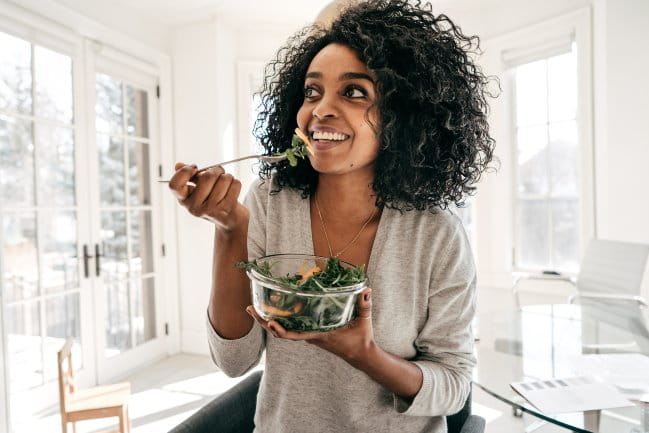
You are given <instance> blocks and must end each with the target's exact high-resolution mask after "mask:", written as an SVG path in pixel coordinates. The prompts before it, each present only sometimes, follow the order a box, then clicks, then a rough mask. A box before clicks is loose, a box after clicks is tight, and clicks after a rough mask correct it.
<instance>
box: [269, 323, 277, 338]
mask: <svg viewBox="0 0 649 433" xmlns="http://www.w3.org/2000/svg"><path fill="white" fill-rule="evenodd" d="M268 327H269V328H270V330H271V331H273V335H274V336H275V337H277V329H275V327H274V326H273V324H272V323H269V324H268Z"/></svg>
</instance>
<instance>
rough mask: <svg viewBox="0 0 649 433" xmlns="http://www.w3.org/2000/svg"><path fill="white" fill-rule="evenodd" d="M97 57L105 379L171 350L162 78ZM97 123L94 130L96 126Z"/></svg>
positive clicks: (99, 304)
mask: <svg viewBox="0 0 649 433" xmlns="http://www.w3.org/2000/svg"><path fill="white" fill-rule="evenodd" d="M102 51H105V52H106V53H105V55H98V56H96V57H95V71H94V74H93V76H92V78H91V79H92V81H93V85H94V89H95V92H94V95H95V98H94V99H95V100H94V106H95V122H94V136H95V141H94V148H95V149H94V152H93V154H95V155H96V158H95V159H94V161H92V162H91V164H90V166H91V167H93V170H91V173H92V174H91V179H90V180H91V182H90V184H91V185H95V190H94V191H92V192H91V196H92V209H93V216H92V221H93V234H94V236H93V248H92V249H91V250H90V251H89V252H88V255H89V256H92V260H93V261H94V268H93V274H94V279H95V285H96V292H95V293H96V294H97V301H96V302H95V312H96V316H95V317H97V322H96V326H95V329H97V335H96V339H97V367H98V377H99V381H100V382H104V381H106V380H109V379H111V378H115V377H118V376H120V375H123V374H124V373H125V372H127V371H128V370H131V369H132V368H133V366H134V365H138V364H143V363H146V362H149V361H151V360H153V359H155V358H159V357H161V356H162V355H163V353H164V351H165V347H164V339H163V338H162V337H163V336H164V327H163V325H162V320H160V314H159V312H160V311H161V310H162V309H161V290H160V287H161V284H162V281H161V278H160V277H159V272H158V270H159V269H160V264H159V259H160V253H161V250H160V246H161V245H162V243H161V241H160V240H159V233H160V230H159V227H158V225H159V224H158V215H157V214H158V212H157V211H156V210H157V209H158V208H159V204H158V203H159V197H158V188H157V187H156V185H153V183H152V182H154V179H153V173H155V172H156V171H157V167H158V164H157V161H158V160H159V157H158V153H159V152H158V145H157V143H158V137H157V131H158V110H157V97H156V91H157V79H156V77H155V76H154V75H151V74H147V73H146V72H142V71H139V70H137V69H136V68H129V65H127V64H124V63H123V62H122V60H123V59H120V58H117V59H114V58H111V57H112V56H111V55H110V51H109V50H102ZM91 129H92V128H91Z"/></svg>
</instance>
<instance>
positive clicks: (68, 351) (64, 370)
mask: <svg viewBox="0 0 649 433" xmlns="http://www.w3.org/2000/svg"><path fill="white" fill-rule="evenodd" d="M73 345H74V338H72V337H70V338H68V339H67V340H66V341H65V344H64V345H63V347H62V348H61V350H59V352H58V353H57V361H58V371H59V405H60V407H61V415H63V414H64V413H65V412H66V410H65V408H66V404H65V402H66V399H67V396H68V395H69V394H71V393H73V392H74V391H75V389H76V384H75V381H74V365H73V364H72V346H73Z"/></svg>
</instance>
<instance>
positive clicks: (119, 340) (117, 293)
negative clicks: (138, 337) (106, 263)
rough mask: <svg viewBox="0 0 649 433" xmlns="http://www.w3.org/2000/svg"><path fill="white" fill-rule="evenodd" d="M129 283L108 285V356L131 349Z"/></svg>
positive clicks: (106, 352)
mask: <svg viewBox="0 0 649 433" xmlns="http://www.w3.org/2000/svg"><path fill="white" fill-rule="evenodd" d="M129 317H130V307H129V293H128V283H127V282H126V281H122V282H120V283H117V284H109V285H106V349H105V355H106V357H107V358H110V357H111V356H115V355H117V354H119V353H120V352H122V351H124V350H127V349H130V348H131V347H132V344H131V325H130V321H129Z"/></svg>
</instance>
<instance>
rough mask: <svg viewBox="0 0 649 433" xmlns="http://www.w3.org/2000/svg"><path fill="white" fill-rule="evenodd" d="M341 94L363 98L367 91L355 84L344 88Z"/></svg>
mask: <svg viewBox="0 0 649 433" xmlns="http://www.w3.org/2000/svg"><path fill="white" fill-rule="evenodd" d="M343 94H344V95H345V97H347V98H364V97H366V96H367V92H366V91H365V90H364V89H362V88H360V87H356V86H350V87H348V88H346V89H345V92H344V93H343Z"/></svg>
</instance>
